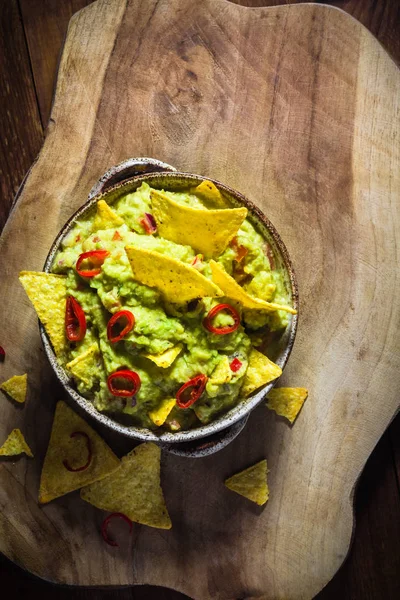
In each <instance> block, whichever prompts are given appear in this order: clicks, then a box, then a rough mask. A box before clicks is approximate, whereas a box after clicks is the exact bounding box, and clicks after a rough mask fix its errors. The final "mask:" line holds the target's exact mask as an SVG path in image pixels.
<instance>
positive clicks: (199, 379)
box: [176, 374, 207, 408]
mask: <svg viewBox="0 0 400 600" xmlns="http://www.w3.org/2000/svg"><path fill="white" fill-rule="evenodd" d="M206 383H207V376H206V375H202V374H200V375H196V377H193V379H189V381H187V382H186V383H184V384H183V386H182V387H180V388H179V390H178V391H177V392H176V403H177V405H178V406H179V408H188V407H189V406H191V405H192V404H193V403H194V402H196V400H198V399H199V398H200V396H201V395H202V393H203V392H204V388H205V387H206ZM188 390H189V391H188Z"/></svg>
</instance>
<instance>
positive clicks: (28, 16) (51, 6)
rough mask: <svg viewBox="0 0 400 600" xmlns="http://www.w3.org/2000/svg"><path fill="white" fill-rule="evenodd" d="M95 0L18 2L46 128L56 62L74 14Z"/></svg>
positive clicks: (42, 118)
mask: <svg viewBox="0 0 400 600" xmlns="http://www.w3.org/2000/svg"><path fill="white" fill-rule="evenodd" d="M91 2H92V0H63V1H62V2H60V1H59V0H19V3H20V7H21V14H22V19H23V23H24V30H25V34H26V39H27V44H28V49H29V54H30V56H31V64H32V72H33V75H34V78H35V85H36V90H37V97H38V102H39V108H40V117H41V121H42V124H43V127H46V126H47V122H48V120H49V116H50V107H51V101H52V98H53V92H54V83H55V76H56V72H57V61H58V58H59V54H60V51H61V47H62V44H63V42H64V37H65V33H66V29H67V25H68V22H69V20H70V18H71V17H72V15H73V14H74V13H76V12H78V10H80V9H81V8H84V7H85V6H87V5H88V4H90V3H91Z"/></svg>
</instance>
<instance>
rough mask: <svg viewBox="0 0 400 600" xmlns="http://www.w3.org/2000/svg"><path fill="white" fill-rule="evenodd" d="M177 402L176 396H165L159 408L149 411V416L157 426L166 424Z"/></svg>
mask: <svg viewBox="0 0 400 600" xmlns="http://www.w3.org/2000/svg"><path fill="white" fill-rule="evenodd" d="M175 404H176V398H165V399H164V400H163V401H162V402H161V404H160V406H159V407H158V408H155V409H154V410H151V411H150V412H149V417H150V419H151V420H152V421H153V423H154V425H157V427H161V425H164V423H165V421H166V420H167V417H168V415H169V413H170V412H171V410H172V409H173V408H174V406H175Z"/></svg>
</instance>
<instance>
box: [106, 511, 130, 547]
mask: <svg viewBox="0 0 400 600" xmlns="http://www.w3.org/2000/svg"><path fill="white" fill-rule="evenodd" d="M115 518H117V519H122V520H123V521H125V523H127V524H128V525H129V533H130V534H131V533H132V521H131V520H130V518H129V517H127V516H126V515H124V514H123V513H117V512H115V513H112V514H111V515H108V517H106V518H105V519H104V521H103V523H102V525H101V535H102V536H103V540H104V541H105V542H106V544H109V545H110V546H119V544H118V543H117V542H116V541H115V540H111V539H110V538H109V537H108V524H109V523H110V521H111V519H115Z"/></svg>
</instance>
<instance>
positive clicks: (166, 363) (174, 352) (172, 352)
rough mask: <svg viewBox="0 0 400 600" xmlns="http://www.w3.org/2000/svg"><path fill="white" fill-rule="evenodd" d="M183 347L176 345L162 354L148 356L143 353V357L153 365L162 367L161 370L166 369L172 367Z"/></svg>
mask: <svg viewBox="0 0 400 600" xmlns="http://www.w3.org/2000/svg"><path fill="white" fill-rule="evenodd" d="M182 348H183V345H182V344H177V345H176V346H174V347H173V348H169V349H168V350H165V352H163V353H162V354H148V353H144V354H143V356H145V357H146V358H148V359H149V360H152V361H153V363H155V364H156V365H157V367H162V368H163V369H167V368H168V367H170V366H171V365H172V363H173V362H174V360H175V359H176V357H177V356H178V354H180V353H181V352H182Z"/></svg>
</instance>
